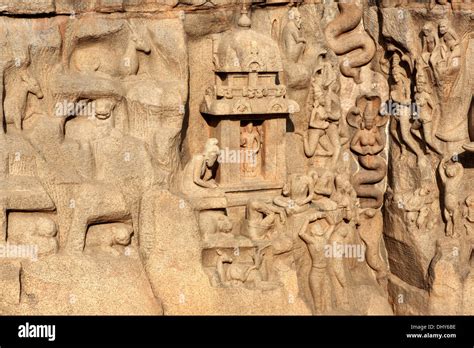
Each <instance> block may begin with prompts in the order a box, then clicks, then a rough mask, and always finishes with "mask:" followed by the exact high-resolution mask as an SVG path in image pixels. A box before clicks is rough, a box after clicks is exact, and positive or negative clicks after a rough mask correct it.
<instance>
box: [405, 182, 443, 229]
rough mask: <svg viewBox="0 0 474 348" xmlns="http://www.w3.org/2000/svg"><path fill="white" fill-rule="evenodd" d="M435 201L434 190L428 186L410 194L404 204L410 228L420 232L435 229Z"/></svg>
mask: <svg viewBox="0 0 474 348" xmlns="http://www.w3.org/2000/svg"><path fill="white" fill-rule="evenodd" d="M434 200H435V195H434V190H433V189H432V188H431V187H430V185H428V184H425V185H423V186H422V187H420V188H417V189H416V190H415V191H414V192H410V195H409V196H408V197H407V198H406V199H405V200H404V204H403V208H404V209H405V210H406V218H407V220H408V225H409V227H412V226H416V228H418V230H423V229H427V230H431V229H432V228H433V226H434V224H435V221H436V219H435V218H434V216H433V210H432V209H431V206H432V203H433V202H434Z"/></svg>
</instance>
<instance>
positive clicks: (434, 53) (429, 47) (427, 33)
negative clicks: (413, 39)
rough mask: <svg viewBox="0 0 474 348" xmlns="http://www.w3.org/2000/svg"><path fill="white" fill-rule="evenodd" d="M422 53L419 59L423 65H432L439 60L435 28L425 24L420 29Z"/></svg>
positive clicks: (430, 24) (428, 23)
mask: <svg viewBox="0 0 474 348" xmlns="http://www.w3.org/2000/svg"><path fill="white" fill-rule="evenodd" d="M421 33H422V53H421V58H422V60H423V63H424V65H429V64H430V63H431V64H434V63H432V62H436V61H438V59H439V54H440V52H439V50H440V47H439V37H438V31H437V29H436V28H435V26H434V25H433V24H432V23H430V22H427V23H426V24H425V25H423V28H422V31H421Z"/></svg>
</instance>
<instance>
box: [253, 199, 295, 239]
mask: <svg viewBox="0 0 474 348" xmlns="http://www.w3.org/2000/svg"><path fill="white" fill-rule="evenodd" d="M276 215H278V217H279V220H280V222H281V223H282V224H284V223H285V222H286V214H285V210H284V209H283V208H281V207H277V206H274V205H273V204H269V203H265V202H264V201H261V200H258V199H249V200H248V202H247V210H246V219H247V231H246V233H245V234H246V235H248V236H249V237H250V238H251V239H252V240H259V239H264V238H269V235H268V234H269V232H270V231H271V229H272V228H273V227H274V225H275V222H276V219H277V216H276Z"/></svg>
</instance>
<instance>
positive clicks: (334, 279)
mask: <svg viewBox="0 0 474 348" xmlns="http://www.w3.org/2000/svg"><path fill="white" fill-rule="evenodd" d="M354 226H355V225H354V222H353V221H349V220H348V219H343V220H341V221H339V222H338V223H337V225H336V226H335V227H334V232H333V233H332V234H331V237H330V238H329V244H330V245H331V246H332V247H334V248H338V249H340V250H344V249H345V248H344V246H345V245H346V244H347V238H348V236H349V235H350V234H351V233H352V232H353V230H354ZM334 251H335V250H334ZM334 256H336V257H334ZM345 257H347V255H345V253H344V251H342V253H339V254H338V255H333V257H332V258H331V262H330V263H329V276H330V279H331V284H332V289H333V292H334V297H335V300H336V301H335V302H336V303H335V305H336V308H338V309H343V310H347V309H349V295H348V279H347V270H346V263H345V261H344V258H345Z"/></svg>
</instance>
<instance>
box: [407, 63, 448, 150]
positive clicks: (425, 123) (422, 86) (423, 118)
mask: <svg viewBox="0 0 474 348" xmlns="http://www.w3.org/2000/svg"><path fill="white" fill-rule="evenodd" d="M427 84H428V81H427V80H426V76H425V74H424V73H423V72H422V71H420V72H418V74H417V76H416V94H415V102H416V109H415V112H414V115H413V117H414V118H415V120H416V121H415V123H414V127H412V133H414V130H415V128H416V126H415V125H417V126H419V127H420V128H421V129H420V130H421V131H422V132H423V137H424V139H425V142H426V144H427V145H428V146H429V147H430V148H431V149H432V150H434V151H435V152H436V153H438V154H442V152H441V150H440V149H439V147H438V145H437V144H436V142H435V137H434V134H435V133H436V123H437V122H436V121H437V120H435V119H434V118H435V117H436V116H437V113H438V110H439V109H438V105H437V104H436V102H435V101H434V99H433V96H432V94H430V93H429V92H428V88H427V87H428V86H427Z"/></svg>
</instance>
